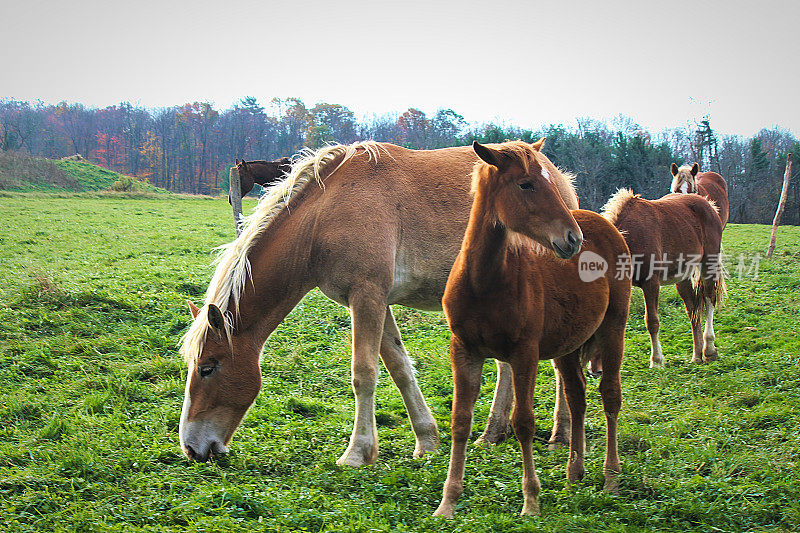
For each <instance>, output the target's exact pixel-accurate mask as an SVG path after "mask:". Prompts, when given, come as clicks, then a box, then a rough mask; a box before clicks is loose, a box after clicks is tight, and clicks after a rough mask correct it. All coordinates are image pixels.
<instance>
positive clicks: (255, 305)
mask: <svg viewBox="0 0 800 533" xmlns="http://www.w3.org/2000/svg"><path fill="white" fill-rule="evenodd" d="M543 142H544V139H542V140H540V141H539V142H537V143H534V144H533V145H529V146H531V149H532V150H533V151H534V152H535V153H536V154H537V155H536V157H537V158H538V161H539V165H540V166H541V168H543V169H545V170H546V171H547V172H549V173H550V174H551V175H552V176H553V177H554V178H553V180H554V183H555V184H556V186H557V187H558V190H559V193H560V194H561V196H562V199H563V201H564V202H565V203H566V205H567V206H568V207H573V206H575V207H576V206H577V197H576V195H575V191H574V189H573V188H572V186H571V184H570V182H569V180H568V179H556V177H562V178H563V176H562V174H561V173H560V172H559V171H558V169H556V168H555V166H554V165H553V164H552V163H551V162H550V161H549V160H548V159H547V158H546V157H545V156H544V155H543V154H542V153H541V151H540V149H541V146H542V144H543ZM476 160H477V156H476V155H475V152H474V151H473V150H472V148H471V147H456V148H445V149H441V150H408V149H405V148H401V147H399V146H395V145H392V144H386V143H375V142H363V143H357V144H353V145H349V146H342V145H338V146H327V147H324V148H322V149H320V150H318V151H317V152H308V153H306V155H305V157H301V158H299V159H298V160H297V161H296V162H295V163H294V164H293V166H292V170H291V172H290V173H289V175H288V177H287V178H286V179H285V180H284V181H282V182H280V183H279V184H277V185H275V186H274V187H272V188H271V189H269V190H268V191H267V193H266V194H265V195H264V196H262V198H261V199H260V200H259V203H258V205H257V206H256V209H255V212H254V213H253V214H252V215H251V216H250V217H249V218H248V220H247V222H246V225H245V227H244V229H243V231H242V234H241V235H240V236H239V237H238V238H237V239H236V240H235V241H234V242H232V243H230V244H228V245H226V246H225V247H224V248H223V253H222V255H221V257H220V261H219V264H218V266H217V269H216V271H215V273H214V276H213V278H212V280H211V283H210V285H209V287H208V291H207V292H206V298H205V303H204V305H203V306H202V308H200V309H198V308H197V307H194V306H193V307H192V313H193V316H194V322H193V323H192V325H191V327H190V328H189V331H188V332H187V333H186V335H185V336H184V338H183V341H182V348H181V351H182V353H183V355H184V358H185V359H186V362H187V364H188V367H189V368H188V374H187V379H186V392H185V395H184V403H183V409H182V412H181V420H180V430H179V434H180V441H181V446H182V448H183V450H184V452H185V453H186V455H187V456H188V457H190V458H192V459H195V460H199V461H205V460H207V459H208V458H209V456H210V455H212V454H219V453H224V452H225V451H227V449H228V448H227V447H228V444H229V442H230V440H231V437H232V436H233V433H234V431H235V430H236V428H237V427H238V425H239V424H240V423H241V421H242V419H243V417H244V415H245V413H246V411H247V409H248V408H249V407H250V405H251V404H252V403H253V401H254V400H255V398H256V395H257V394H258V392H259V390H260V387H261V373H260V367H259V355H260V353H261V350H262V348H263V346H264V344H265V342H266V339H267V337H268V336H269V335H270V333H272V331H273V330H274V329H275V328H276V327H277V326H278V324H280V323H281V322H282V321H283V319H284V318H285V317H286V315H288V314H289V312H290V311H291V310H292V309H293V308H294V307H295V305H297V304H298V303H299V302H300V300H301V299H302V298H303V296H304V295H305V294H306V293H308V292H309V291H310V290H311V289H313V288H314V287H319V288H320V289H321V290H322V292H323V293H324V294H326V295H327V296H328V297H330V298H331V299H333V300H334V301H336V302H339V303H340V304H342V305H345V306H347V307H349V309H350V314H351V318H352V328H353V335H352V338H353V346H352V350H353V354H352V385H353V391H354V393H355V404H356V408H355V421H354V427H353V432H352V435H351V437H350V444H349V445H348V447H347V449H346V450H345V452H344V454H343V455H342V456H341V457H340V458H339V461H338V462H339V463H340V464H346V465H352V466H358V465H364V464H371V463H374V462H375V460H376V459H377V455H378V440H377V432H376V424H375V406H374V403H375V386H376V380H377V375H378V355H379V354H380V357H381V358H382V359H383V362H384V365H385V366H386V368H387V369H388V371H389V374H390V375H391V377H392V379H393V380H394V382H395V384H396V385H397V387H398V388H399V389H400V393H401V395H402V397H403V401H404V403H405V406H406V409H407V410H408V413H409V419H410V422H411V427H412V429H413V430H414V433H415V436H416V446H415V449H414V455H415V456H416V455H421V454H422V453H424V452H426V451H431V450H434V449H436V448H437V447H438V442H439V434H438V429H437V425H436V421H435V420H434V418H433V416H432V414H431V412H430V410H429V409H428V406H427V405H426V403H425V399H424V398H423V396H422V392H421V391H420V388H419V385H418V384H417V380H416V377H415V373H414V369H413V365H412V361H411V358H410V357H409V356H408V353H407V352H406V350H405V347H404V346H403V342H402V340H401V338H400V332H399V331H398V328H397V324H396V323H395V320H394V317H393V315H392V311H391V308H390V307H389V306H390V305H392V304H403V305H406V306H410V307H415V308H418V309H428V310H437V309H441V301H442V294H443V293H444V287H445V283H446V281H447V276H448V274H449V272H450V268H451V267H452V265H453V261H454V260H455V257H456V255H457V254H458V250H459V248H460V246H461V239H462V237H463V235H464V229H465V228H466V224H467V219H468V216H469V210H470V205H471V198H470V195H469V188H470V173H471V170H472V166H473V164H474V163H475V161H476ZM248 165H249V163H248Z"/></svg>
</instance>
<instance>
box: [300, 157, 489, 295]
mask: <svg viewBox="0 0 800 533" xmlns="http://www.w3.org/2000/svg"><path fill="white" fill-rule="evenodd" d="M378 146H379V150H378V151H377V157H375V154H372V155H368V154H366V153H364V152H359V153H356V154H355V155H353V156H351V157H350V158H349V159H347V160H346V161H344V163H342V162H341V160H339V161H336V160H334V161H332V162H331V164H330V165H329V166H330V167H331V168H335V169H336V170H335V171H333V172H332V173H331V174H330V175H323V177H322V178H323V184H324V189H323V188H321V189H319V190H318V191H317V192H316V194H317V198H316V201H315V202H313V204H314V206H315V208H314V209H315V216H316V223H315V226H316V228H318V229H317V231H316V233H315V236H314V242H315V246H316V248H317V249H319V250H320V251H321V254H320V255H324V256H326V257H329V258H330V260H331V261H330V262H331V264H330V265H329V266H327V267H326V266H321V268H322V269H327V272H330V271H331V270H330V269H335V272H336V276H335V277H337V278H339V280H338V281H337V283H338V284H343V283H347V284H353V283H358V282H359V280H361V281H370V282H372V281H378V280H379V278H380V283H381V284H382V285H383V286H384V287H385V288H386V290H388V291H389V292H388V294H387V299H388V303H390V304H391V303H401V304H404V305H409V306H414V307H416V308H421V309H440V308H441V297H442V292H443V291H444V287H445V284H446V282H447V275H448V273H449V271H450V267H451V266H452V264H453V261H454V260H455V257H456V255H457V254H458V250H459V248H460V245H461V237H462V236H463V234H464V230H465V228H466V225H467V219H468V217H469V209H470V204H471V198H470V195H469V187H470V171H471V169H472V166H473V164H474V162H475V160H476V156H475V154H474V152H473V151H472V149H471V148H469V147H457V148H446V149H440V150H409V149H406V148H403V147H400V146H396V145H393V144H388V143H380V144H379V145H378ZM340 163H341V166H339V164H340ZM326 277H330V276H327V274H326ZM348 291H349V288H348V287H343V288H340V289H338V290H337V291H336V292H345V293H346V292H348ZM331 292H333V290H332V291H331Z"/></svg>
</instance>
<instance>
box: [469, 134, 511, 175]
mask: <svg viewBox="0 0 800 533" xmlns="http://www.w3.org/2000/svg"><path fill="white" fill-rule="evenodd" d="M472 149H473V150H475V153H476V154H478V157H480V158H481V159H483V161H484V162H486V163H489V164H490V165H494V166H496V167H497V168H499V169H501V170H502V168H503V167H505V166H506V165H505V163H504V160H505V156H504V155H503V154H502V153H501V152H499V151H498V150H495V149H494V148H489V147H488V146H484V145H482V144H481V143H479V142H478V141H472Z"/></svg>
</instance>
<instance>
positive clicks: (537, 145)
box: [531, 137, 547, 152]
mask: <svg viewBox="0 0 800 533" xmlns="http://www.w3.org/2000/svg"><path fill="white" fill-rule="evenodd" d="M546 139H547V137H542V138H541V139H539V140H538V141H536V142H535V143H531V148H533V149H534V150H536V151H537V152H541V151H542V146H544V141H545V140H546Z"/></svg>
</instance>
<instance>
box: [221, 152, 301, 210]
mask: <svg viewBox="0 0 800 533" xmlns="http://www.w3.org/2000/svg"><path fill="white" fill-rule="evenodd" d="M236 170H238V171H239V180H240V181H241V182H242V197H244V196H245V195H246V194H247V193H249V192H250V191H252V190H253V186H254V184H256V183H257V184H259V185H261V186H262V187H269V186H271V185H275V184H276V183H278V182H280V181H282V180H283V178H285V177H286V174H288V173H289V172H290V171H291V170H292V162H291V161H290V160H289V158H288V157H282V158H280V159H276V160H275V161H250V162H249V163H248V162H247V161H245V160H244V159H242V160H241V161H239V160H238V159H237V160H236ZM230 202H231V195H230V193H228V203H230Z"/></svg>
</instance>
